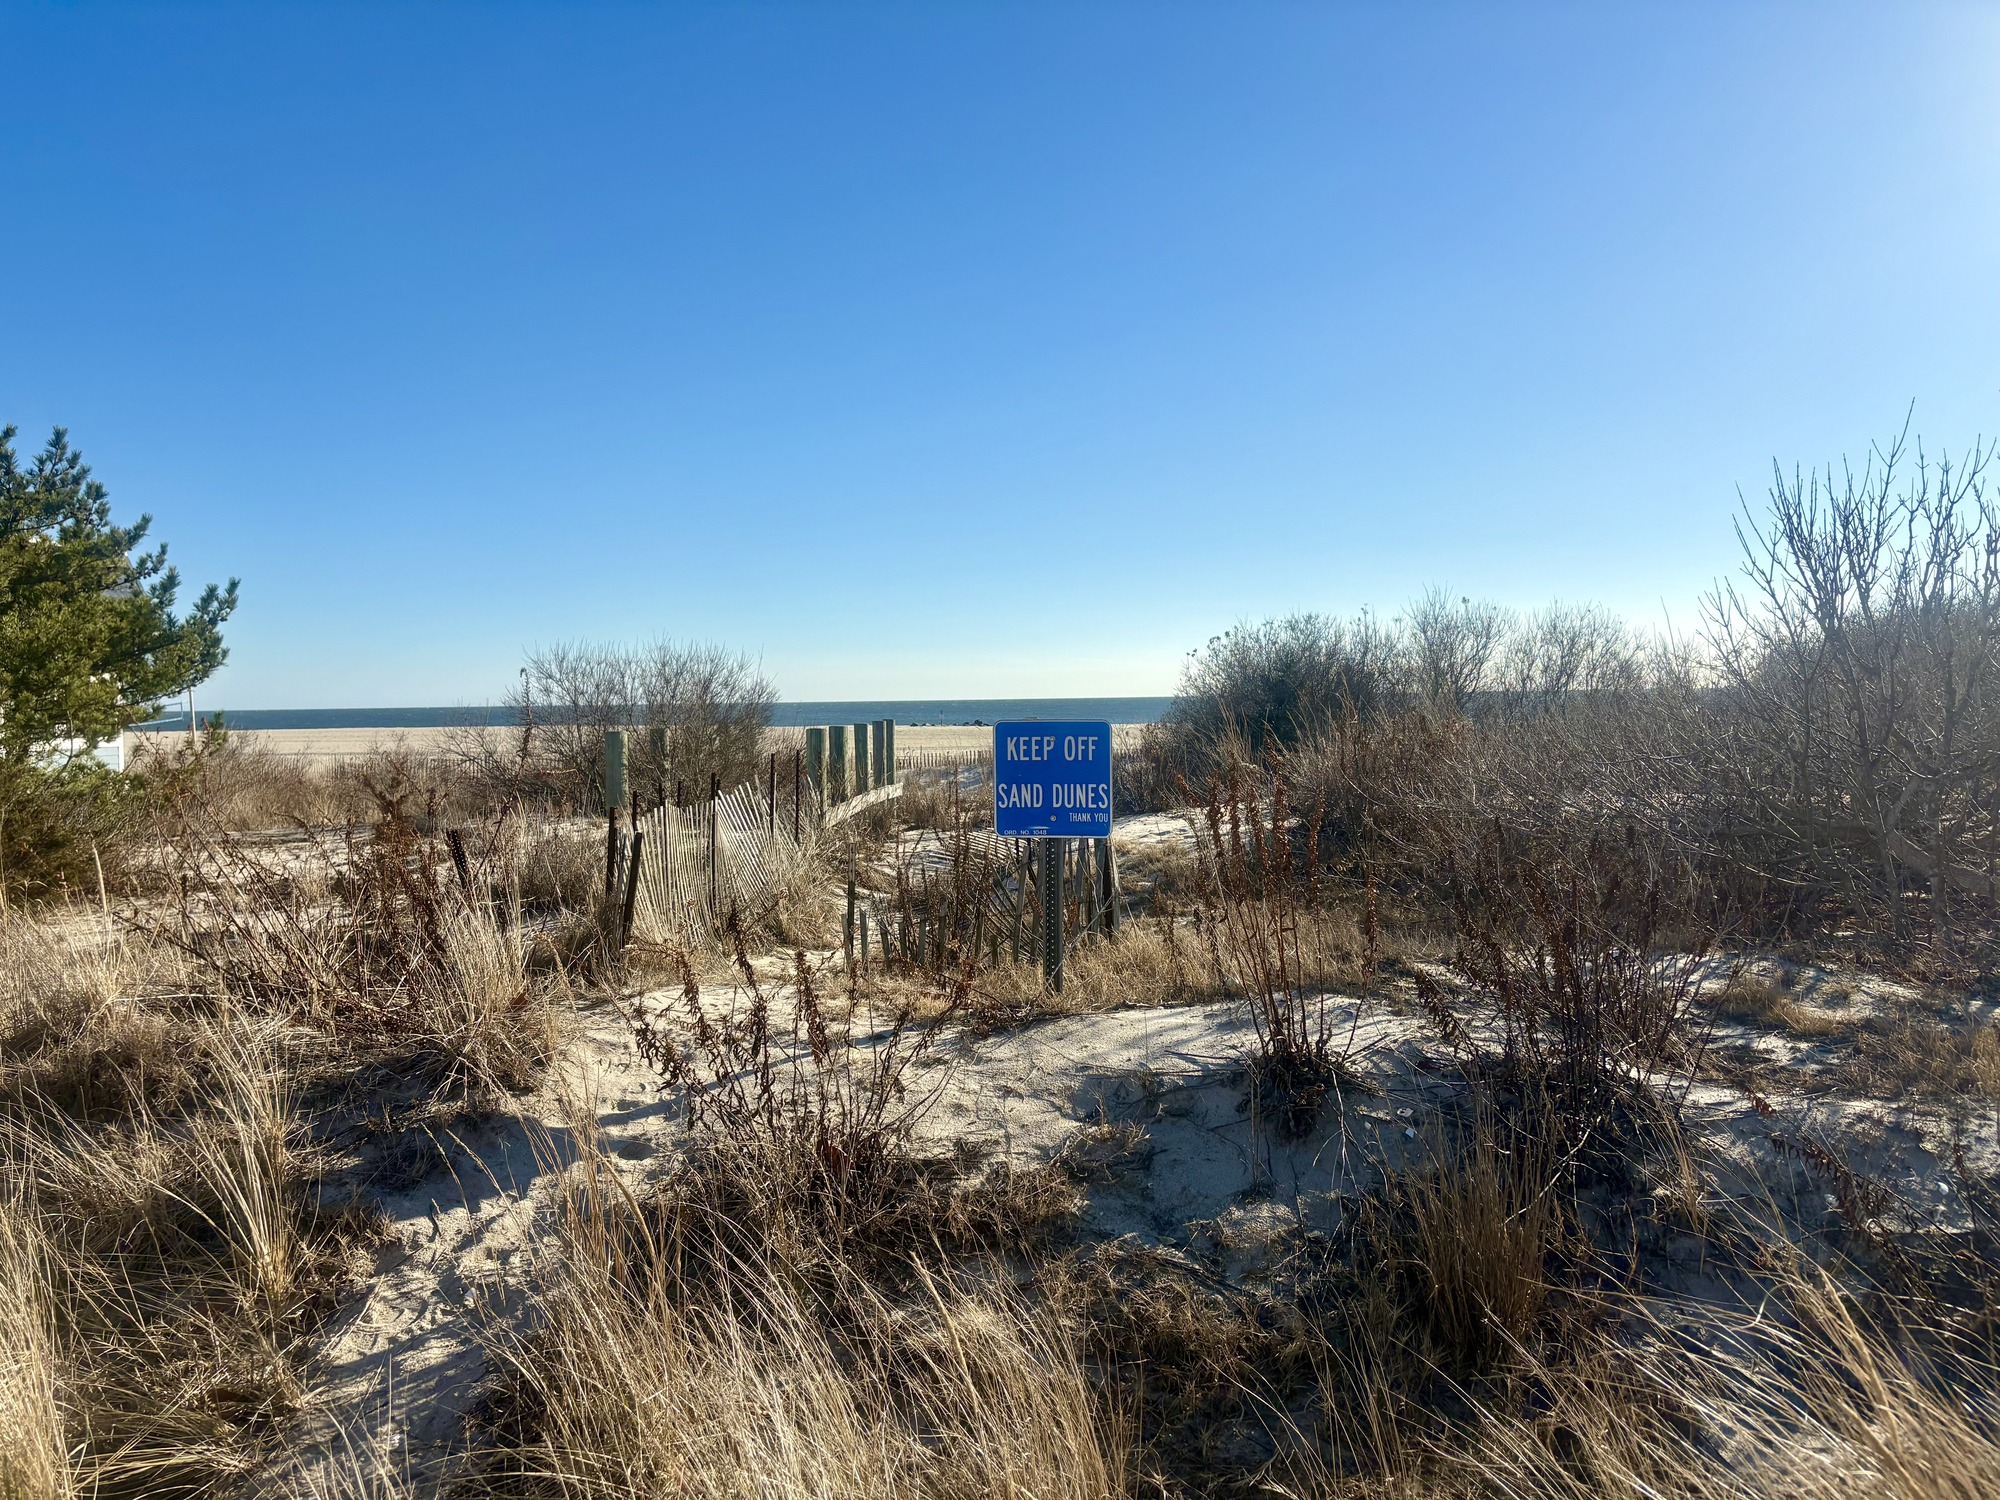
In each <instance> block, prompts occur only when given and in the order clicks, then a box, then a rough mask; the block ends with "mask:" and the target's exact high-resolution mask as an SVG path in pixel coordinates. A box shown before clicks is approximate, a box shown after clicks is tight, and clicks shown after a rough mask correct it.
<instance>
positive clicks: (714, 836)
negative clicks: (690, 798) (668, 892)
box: [708, 771, 722, 922]
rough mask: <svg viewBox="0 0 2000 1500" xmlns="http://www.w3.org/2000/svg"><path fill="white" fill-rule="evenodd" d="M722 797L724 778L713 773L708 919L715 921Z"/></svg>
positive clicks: (709, 790)
mask: <svg viewBox="0 0 2000 1500" xmlns="http://www.w3.org/2000/svg"><path fill="white" fill-rule="evenodd" d="M721 795H722V776H721V774H720V773H719V772H715V771H711V772H710V773H709V777H708V919H709V921H711V922H713V921H714V920H715V846H716V845H717V844H719V843H720V842H721V841H722V824H721V821H720V820H719V819H718V818H717V817H716V798H718V797H720V796H721Z"/></svg>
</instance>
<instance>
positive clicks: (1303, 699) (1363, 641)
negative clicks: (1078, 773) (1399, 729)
mask: <svg viewBox="0 0 2000 1500" xmlns="http://www.w3.org/2000/svg"><path fill="white" fill-rule="evenodd" d="M1397 653H1398V641H1397V637H1396V635H1395V633H1394V632H1393V630H1391V629H1390V628H1388V627H1385V626H1383V625H1381V624H1379V623H1378V622H1377V621H1376V620H1375V619H1374V618H1373V617H1372V616H1369V615H1365V614H1364V615H1361V616H1359V617H1357V618H1356V619H1354V620H1351V621H1349V620H1340V619H1336V618H1334V617H1332V616H1328V615H1316V614H1298V615H1288V616H1286V617H1285V618H1284V619H1281V620H1269V621H1265V622H1264V623H1262V624H1258V625H1249V624H1244V625H1237V626H1235V627H1233V628H1232V629H1230V630H1228V631H1226V632H1224V633H1223V634H1222V635H1219V636H1216V637H1214V638H1213V639H1211V640H1210V641H1209V642H1208V644H1207V645H1206V646H1204V647H1203V648H1202V649H1201V650H1200V651H1199V652H1197V653H1195V654H1194V656H1193V657H1192V658H1191V659H1190V660H1189V662H1188V664H1187V666H1186V667H1185V668H1183V669H1182V673H1181V682H1180V686H1179V688H1178V689H1177V690H1176V692H1175V694H1174V700H1173V703H1172V705H1171V706H1170V707H1169V708H1168V711H1167V715H1166V717H1165V718H1164V719H1163V720H1162V721H1161V722H1160V723H1159V724H1157V725H1154V726H1151V727H1150V728H1149V729H1148V731H1147V733H1146V737H1145V741H1144V745H1143V748H1142V749H1141V751H1140V752H1138V754H1137V755H1136V756H1133V757H1130V758H1129V761H1128V765H1127V767H1126V775H1125V784H1124V785H1123V786H1121V787H1120V791H1121V794H1123V795H1122V796H1121V801H1120V803H1119V805H1120V806H1121V807H1128V808H1132V809H1135V810H1143V809H1145V808H1148V807H1151V806H1154V805H1169V804H1170V800H1171V798H1172V794H1173V791H1174V789H1175V786H1176V785H1177V783H1178V781H1179V780H1181V779H1186V780H1190V781H1194V782H1197V783H1199V782H1200V781H1201V780H1203V779H1205V778H1206V777H1207V776H1208V774H1209V773H1210V772H1211V771H1212V770H1213V769H1214V768H1215V766H1216V765H1217V764H1218V763H1219V761H1220V760H1221V759H1222V758H1223V756H1224V746H1225V743H1226V742H1232V741H1233V742H1236V743H1239V744H1240V745H1241V746H1243V747H1244V752H1247V754H1248V755H1250V756H1251V757H1252V758H1256V757H1257V756H1260V755H1261V754H1262V752H1263V751H1264V749H1265V748H1266V747H1267V746H1271V747H1282V746H1286V745H1292V744H1296V743H1298V741H1299V740H1300V739H1301V738H1302V737H1303V736H1304V735H1305V734H1307V733H1308V732H1309V731H1310V730H1312V729H1313V728H1315V727H1317V726H1319V725H1321V724H1325V723H1329V722H1332V721H1336V720H1340V719H1346V718H1368V717H1372V716H1373V715H1374V714H1375V713H1377V712H1378V711H1380V710H1382V709H1384V708H1386V707H1388V706H1389V705H1390V703H1391V701H1392V699H1393V698H1394V696H1395V693H1396V689H1397V672H1398V665H1397ZM1244 752H1239V753H1244ZM1155 798H1158V799H1159V800H1158V801H1157V802H1156V801H1155Z"/></svg>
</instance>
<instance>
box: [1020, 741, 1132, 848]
mask: <svg viewBox="0 0 2000 1500" xmlns="http://www.w3.org/2000/svg"><path fill="white" fill-rule="evenodd" d="M993 831H994V832H995V833H998V834H1001V835H1003V836H1010V837H1013V838H1032V839H1051V838H1053V839H1108V838H1110V837H1111V726H1110V725H1109V724H1107V723H1105V722H1103V721H1102V720H1098V719H1086V720H1083V721H1081V722H1079V721H1075V720H1059V719H1016V720H1014V721H1012V722H1010V723H1001V724H995V725H994V726H993Z"/></svg>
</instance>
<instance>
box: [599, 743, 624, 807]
mask: <svg viewBox="0 0 2000 1500" xmlns="http://www.w3.org/2000/svg"><path fill="white" fill-rule="evenodd" d="M624 805H625V731H624V730H622V729H607V730H606V731H605V732H604V810H605V811H606V812H616V811H617V810H618V809H619V808H621V807H623V806H624Z"/></svg>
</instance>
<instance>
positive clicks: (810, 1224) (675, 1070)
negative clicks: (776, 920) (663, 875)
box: [636, 927, 943, 1247]
mask: <svg viewBox="0 0 2000 1500" xmlns="http://www.w3.org/2000/svg"><path fill="white" fill-rule="evenodd" d="M732 937H733V939H734V941H735V943H736V950H737V962H738V970H739V975H740V986H739V987H738V989H737V992H736V995H735V996H734V997H732V998H731V1000H730V1001H729V1002H728V1003H727V1005H726V1007H717V1006H715V1005H712V1004H711V1003H710V1002H708V1001H707V1000H705V999H704V997H703V994H702V991H701V986H700V984H699V982H698V981H697V979H696V977H695V974H694V971H693V969H692V968H691V967H688V966H687V965H686V964H685V963H684V964H683V967H682V986H681V1005H680V1014H679V1015H678V1016H674V1017H663V1018H659V1019H653V1018H642V1019H641V1020H640V1022H639V1023H638V1026H637V1029H636V1040H637V1044H638V1047H639V1052H640V1055H641V1056H642V1057H644V1058H645V1059H646V1060H647V1061H648V1062H649V1063H651V1064H652V1065H653V1066H654V1067H655V1068H656V1069H658V1070H659V1072H660V1074H661V1076H662V1077H663V1078H664V1079H665V1080H666V1082H667V1083H668V1084H670V1085H671V1086H673V1087H675V1088H678V1089H680V1090H681V1091H682V1097H683V1099H684V1101H685V1108H686V1112H687V1120H688V1124H689V1127H690V1129H691V1131H692V1132H693V1133H694V1149H695V1152H696V1156H697V1159H698V1161H703V1162H706V1163H708V1164H709V1165H711V1166H713V1167H714V1168H715V1169H716V1170H715V1172H714V1173H713V1174H712V1175H711V1176H710V1177H709V1179H708V1181H709V1183H710V1185H718V1184H719V1185H721V1186H722V1188H723V1190H724V1191H725V1193H727V1194H736V1193H751V1194H754V1198H755V1202H756V1211H757V1213H758V1215H759V1217H760V1218H763V1219H764V1220H765V1221H766V1230H765V1232H766V1233H767V1234H774V1235H775V1234H778V1233H780V1230H779V1227H778V1226H780V1225H784V1226H788V1227H787V1228H786V1229H785V1230H784V1231H783V1232H784V1233H786V1234H789V1235H791V1236H794V1237H795V1238H796V1239H797V1240H798V1241H799V1243H800V1244H802V1245H814V1244H828V1245H832V1246H834V1247H840V1246H843V1245H846V1244H849V1243H858V1242H869V1241H877V1242H879V1241H882V1240H884V1239H893V1238H895V1236H896V1234H897V1233H898V1232H899V1231H898V1226H899V1225H901V1224H903V1223H905V1222H906V1221H907V1219H908V1216H909V1213H910V1212H911V1210H912V1208H913V1207H914V1206H915V1204H914V1200H915V1198H916V1197H917V1196H918V1189H919V1188H920V1186H921V1182H920V1179H921V1178H922V1177H923V1175H924V1167H923V1164H922V1163H921V1162H919V1161H917V1160H916V1159H915V1158H914V1157H913V1156H912V1153H911V1149H910V1148H911V1141H912V1138H913V1133H914V1131H915V1128H916V1124H917V1121H918V1120H919V1119H920V1118H921V1116H922V1115H923V1113H924V1112H925V1110H927V1109H928V1108H929V1107H930V1105H931V1103H932V1101H933V1100H934V1099H935V1098H936V1097H937V1094H938V1091H939V1089H941V1088H942V1086H943V1075H942V1074H941V1073H940V1074H938V1075H937V1076H936V1077H934V1078H932V1079H929V1080H922V1081H919V1080H917V1079H916V1078H915V1077H913V1074H914V1072H915V1071H916V1070H918V1069H920V1068H921V1067H922V1065H923V1064H924V1062H925V1061H926V1060H927V1059H928V1058H929V1057H930V1056H931V1054H932V1051H933V1049H934V1048H935V1047H936V1045H937V1039H938V1035H939V1031H938V1026H937V1024H936V1023H935V1022H933V1023H931V1024H927V1025H922V1026H919V1025H917V1024H915V1022H914V1019H913V1017H912V1016H911V1014H910V1013H909V1012H907V1011H899V1012H897V1013H895V1014H892V1015H888V1016H878V1015H872V1014H868V1013H866V1012H865V1011H864V1010H863V1008H862V1007H861V1006H860V1005H858V1004H854V1003H850V1004H849V1005H848V1006H847V1007H846V1008H845V1012H844V1014H835V1013H834V1011H833V1008H832V1007H830V1006H829V1005H828V1004H827V1002H826V1000H825V998H824V997H823V996H822V995H821V993H820V988H819V986H820V977H821V976H820V972H819V970H818V969H816V968H815V966H814V965H813V964H812V963H811V962H810V961H808V960H807V958H806V956H805V955H804V954H803V953H798V954H795V955H794V956H793V962H792V972H791V976H790V978H789V980H788V981H786V982H785V983H783V984H781V985H779V986H778V987H777V988H776V989H775V991H774V990H771V989H768V988H767V987H766V984H765V982H764V981H763V980H762V979H760V978H759V977H758V975H757V973H756V970H755V968H754V967H753V966H752V965H751V963H750V960H749V957H748V955H747V953H746V952H745V951H744V949H743V946H742V933H741V928H740V927H736V928H734V929H733V932H732Z"/></svg>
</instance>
